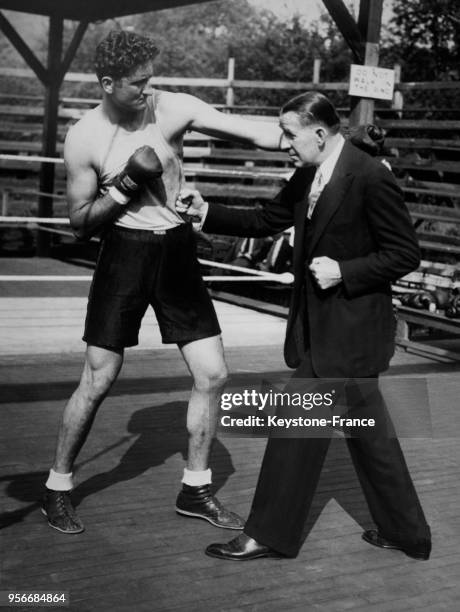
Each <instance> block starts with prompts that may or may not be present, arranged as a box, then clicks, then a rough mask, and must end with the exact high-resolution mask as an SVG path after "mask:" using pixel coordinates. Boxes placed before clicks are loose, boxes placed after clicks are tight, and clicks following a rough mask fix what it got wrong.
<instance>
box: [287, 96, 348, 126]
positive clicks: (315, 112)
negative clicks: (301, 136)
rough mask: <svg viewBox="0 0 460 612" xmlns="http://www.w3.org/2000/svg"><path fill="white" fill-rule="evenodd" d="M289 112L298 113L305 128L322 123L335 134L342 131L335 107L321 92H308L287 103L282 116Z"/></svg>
mask: <svg viewBox="0 0 460 612" xmlns="http://www.w3.org/2000/svg"><path fill="white" fill-rule="evenodd" d="M289 112H293V113H296V114H297V115H298V116H299V119H300V122H301V124H302V125H304V126H307V125H311V124H312V123H321V124H323V125H325V126H326V127H328V128H329V129H330V131H331V132H333V133H337V132H338V131H339V130H340V117H339V115H338V114H337V111H336V110H335V107H334V105H333V104H332V102H331V101H330V100H329V98H328V97H326V96H325V95H324V94H322V93H320V92H319V91H307V92H306V93H302V94H299V95H298V96H295V98H292V99H291V100H289V101H288V102H286V104H285V105H284V106H283V107H282V109H281V114H282V115H284V114H285V113H289Z"/></svg>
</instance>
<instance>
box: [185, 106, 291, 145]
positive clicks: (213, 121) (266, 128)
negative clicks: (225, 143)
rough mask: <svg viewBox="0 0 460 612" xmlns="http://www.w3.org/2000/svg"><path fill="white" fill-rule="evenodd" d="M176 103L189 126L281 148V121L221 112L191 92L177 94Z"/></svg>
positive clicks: (190, 128)
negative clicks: (189, 93)
mask: <svg viewBox="0 0 460 612" xmlns="http://www.w3.org/2000/svg"><path fill="white" fill-rule="evenodd" d="M174 103H175V105H177V107H178V112H179V113H180V114H181V115H182V117H183V120H184V123H185V125H184V127H185V129H188V130H195V131H197V132H201V133H203V134H207V135H208V136H216V137H217V138H226V139H231V140H236V141H241V142H248V143H251V144H253V145H254V146H256V147H259V148H261V149H271V150H277V149H279V148H280V143H281V136H282V132H281V129H280V127H279V125H278V122H275V121H266V120H261V121H259V120H255V119H254V120H249V119H243V118H241V117H238V116H236V115H230V114H225V113H221V112H220V111H218V110H216V109H215V108H214V107H213V106H210V105H209V104H206V102H203V101H202V100H200V99H198V98H195V96H191V95H188V94H176V95H175V100H174Z"/></svg>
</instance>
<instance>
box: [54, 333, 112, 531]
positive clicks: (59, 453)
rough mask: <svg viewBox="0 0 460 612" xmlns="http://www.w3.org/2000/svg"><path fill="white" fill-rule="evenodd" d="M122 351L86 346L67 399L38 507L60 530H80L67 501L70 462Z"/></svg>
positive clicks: (108, 387) (76, 518)
mask: <svg viewBox="0 0 460 612" xmlns="http://www.w3.org/2000/svg"><path fill="white" fill-rule="evenodd" d="M122 363H123V350H108V349H103V348H100V347H96V346H90V345H88V347H87V349H86V359H85V364H84V367H83V373H82V375H81V379H80V384H79V385H78V387H77V389H76V390H75V392H74V393H73V395H72V397H71V398H70V400H69V401H68V403H67V405H66V407H65V409H64V414H63V417H62V423H61V427H60V430H59V434H58V441H57V447H56V456H55V460H54V465H53V468H52V470H51V472H50V477H49V478H48V481H47V483H46V486H47V493H46V495H45V499H44V501H43V507H42V510H43V512H44V514H46V516H47V517H48V523H49V524H50V526H51V527H54V528H55V529H57V530H58V531H61V532H63V533H80V532H81V531H83V529H84V527H83V524H82V522H81V521H80V519H79V518H78V516H77V514H76V512H75V510H74V508H73V506H72V503H71V501H70V496H69V491H70V490H71V489H72V476H71V472H72V467H73V463H74V461H75V459H76V457H77V455H78V453H79V451H80V449H81V447H82V446H83V444H84V442H85V440H86V438H87V436H88V433H89V430H90V428H91V425H92V423H93V420H94V417H95V415H96V412H97V409H98V408H99V406H100V405H101V403H102V401H103V400H104V398H105V397H106V395H107V393H108V392H109V390H110V387H111V386H112V384H113V382H114V381H115V380H116V378H117V376H118V373H119V372H120V369H121V366H122Z"/></svg>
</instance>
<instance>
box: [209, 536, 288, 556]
mask: <svg viewBox="0 0 460 612" xmlns="http://www.w3.org/2000/svg"><path fill="white" fill-rule="evenodd" d="M205 553H206V554H207V555H208V557H215V558H216V559H224V560H226V561H252V560H253V559H262V558H269V557H270V558H272V559H281V558H283V555H281V554H280V553H278V552H276V550H273V549H272V548H270V547H269V546H265V545H264V544H259V542H257V541H256V540H254V539H253V538H250V537H249V536H247V535H246V534H245V533H241V534H240V535H239V536H237V537H236V538H234V539H233V540H230V542H228V543H227V544H210V545H209V546H208V547H207V548H206V550H205Z"/></svg>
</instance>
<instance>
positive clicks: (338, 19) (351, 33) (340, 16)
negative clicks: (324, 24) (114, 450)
mask: <svg viewBox="0 0 460 612" xmlns="http://www.w3.org/2000/svg"><path fill="white" fill-rule="evenodd" d="M361 2H362V0H361ZM323 3H324V5H325V7H326V8H327V10H328V11H329V14H330V16H331V17H332V19H333V20H334V22H335V24H336V26H337V27H338V29H339V31H340V33H341V34H342V36H343V37H344V38H345V40H346V42H347V44H348V46H349V47H350V49H351V51H352V53H353V55H354V58H355V61H356V63H358V64H362V63H363V62H364V46H365V40H364V38H363V35H362V32H361V31H360V29H359V27H358V25H357V23H356V21H355V20H354V19H353V17H352V15H351V14H350V12H349V10H348V9H347V7H346V6H345V4H344V3H343V0H323Z"/></svg>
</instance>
